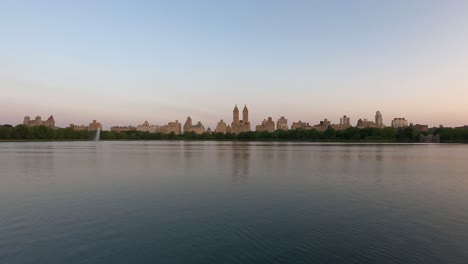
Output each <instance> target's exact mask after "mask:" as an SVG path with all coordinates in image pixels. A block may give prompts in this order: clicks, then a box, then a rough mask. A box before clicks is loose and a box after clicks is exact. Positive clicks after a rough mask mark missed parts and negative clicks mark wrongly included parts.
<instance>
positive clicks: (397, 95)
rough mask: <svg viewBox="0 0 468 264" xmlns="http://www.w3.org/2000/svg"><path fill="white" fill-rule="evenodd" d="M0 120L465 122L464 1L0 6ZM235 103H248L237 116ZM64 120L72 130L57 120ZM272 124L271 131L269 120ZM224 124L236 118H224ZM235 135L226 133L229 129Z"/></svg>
mask: <svg viewBox="0 0 468 264" xmlns="http://www.w3.org/2000/svg"><path fill="white" fill-rule="evenodd" d="M0 7H1V8H0V35H1V36H2V42H0V87H1V96H0V105H2V109H7V111H5V110H3V111H0V122H2V123H5V124H13V123H17V122H18V120H21V119H22V118H23V117H24V116H25V115H28V114H31V113H33V114H37V115H41V116H43V117H46V116H48V115H50V114H51V113H53V114H54V116H56V117H57V125H58V126H62V127H65V126H68V125H69V123H75V124H88V123H89V122H90V120H93V119H97V120H99V121H100V122H101V123H103V124H104V126H105V127H110V126H112V125H113V124H125V125H127V124H133V125H138V124H140V123H141V122H143V121H144V120H147V121H150V123H158V124H165V123H167V122H169V121H173V120H176V119H178V120H179V121H181V122H183V121H184V120H185V118H186V117H187V116H191V117H192V118H193V119H194V120H201V121H202V122H203V124H204V126H205V127H206V128H208V127H210V128H212V129H213V128H214V127H215V126H216V124H217V122H218V121H219V119H224V120H225V121H227V120H228V119H227V118H228V117H230V110H229V109H228V108H226V106H231V105H233V104H235V102H242V103H243V104H247V105H248V106H249V108H250V110H251V112H252V113H253V115H252V116H251V118H250V120H249V121H250V122H251V123H252V124H253V125H252V127H251V129H254V128H255V125H258V124H261V122H262V120H263V119H265V118H267V117H269V116H271V117H273V119H274V120H275V119H276V118H279V117H281V116H286V117H287V118H288V119H289V120H291V121H292V120H302V121H304V122H310V123H313V124H314V123H315V122H318V121H319V120H323V119H324V118H327V119H328V120H333V121H334V122H337V120H339V118H340V117H342V116H343V114H346V115H348V116H350V117H351V118H352V119H353V123H354V124H355V122H356V121H357V119H359V118H368V119H370V120H372V118H373V113H374V112H375V111H376V110H380V111H382V113H384V115H385V116H387V117H389V118H387V119H386V120H385V123H386V124H387V125H389V121H390V118H393V117H402V116H404V117H406V118H407V119H408V120H410V122H411V121H412V120H414V121H415V123H422V124H428V125H429V126H431V127H432V126H438V125H440V124H444V125H446V126H461V125H465V124H466V123H468V122H467V119H468V104H466V98H468V76H467V75H466V72H468V48H467V47H468V17H467V16H466V13H468V2H463V1H444V2H438V1H411V2H407V1H392V2H387V3H382V2H380V3H375V2H374V1H353V2H349V3H343V2H342V1H327V2H326V3H310V2H302V1H297V2H293V3H292V2H288V3H286V2H282V1H236V2H231V3H227V2H219V1H218V2H217V1H200V2H197V3H196V4H195V3H194V2H191V1H181V2H177V3H175V2H166V3H162V2H159V3H151V2H147V1H132V2H125V1H118V2H116V1H102V2H101V1H100V2H99V3H97V2H95V1H80V2H64V1H46V2H42V1H41V3H39V2H35V1H4V2H2V4H1V5H0ZM242 106H243V105H242ZM65 120H66V121H65ZM275 121H276V120H275ZM229 122H230V121H229ZM229 124H230V123H229Z"/></svg>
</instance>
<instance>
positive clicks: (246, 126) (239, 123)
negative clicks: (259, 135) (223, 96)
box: [231, 105, 250, 134]
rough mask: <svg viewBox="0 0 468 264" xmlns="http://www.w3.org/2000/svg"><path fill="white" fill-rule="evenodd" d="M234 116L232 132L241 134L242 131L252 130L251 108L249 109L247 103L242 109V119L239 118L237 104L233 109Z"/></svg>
mask: <svg viewBox="0 0 468 264" xmlns="http://www.w3.org/2000/svg"><path fill="white" fill-rule="evenodd" d="M232 117H233V118H232V123H231V133H233V134H239V133H241V132H249V131H250V122H249V110H248V109H247V105H246V106H244V110H242V120H239V109H238V108H237V105H236V106H235V107H234V110H233V111H232Z"/></svg>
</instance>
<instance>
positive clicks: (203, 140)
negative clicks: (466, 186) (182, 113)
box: [0, 139, 468, 145]
mask: <svg viewBox="0 0 468 264" xmlns="http://www.w3.org/2000/svg"><path fill="white" fill-rule="evenodd" d="M136 141H148V142H150V141H171V142H175V141H186V142H271V143H277V142H285V143H287V142H297V143H354V144H415V145H425V144H426V145H427V144H431V145H437V144H468V142H465V141H446V142H440V143H428V142H412V141H389V140H361V141H357V140H269V139H265V140H249V139H102V140H99V141H96V142H136ZM17 142H95V141H94V140H87V139H66V140H60V139H42V140H41V139H31V140H24V139H0V143H17Z"/></svg>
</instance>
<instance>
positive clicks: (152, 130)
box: [136, 121, 161, 133]
mask: <svg viewBox="0 0 468 264" xmlns="http://www.w3.org/2000/svg"><path fill="white" fill-rule="evenodd" d="M160 129H161V128H160V127H159V126H156V125H150V124H149V122H148V121H145V122H144V123H143V124H141V125H138V126H137V127H136V130H137V131H142V132H149V133H159V132H160Z"/></svg>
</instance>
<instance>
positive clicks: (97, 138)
mask: <svg viewBox="0 0 468 264" xmlns="http://www.w3.org/2000/svg"><path fill="white" fill-rule="evenodd" d="M100 137H101V129H100V128H98V129H96V135H94V141H99V139H100Z"/></svg>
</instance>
